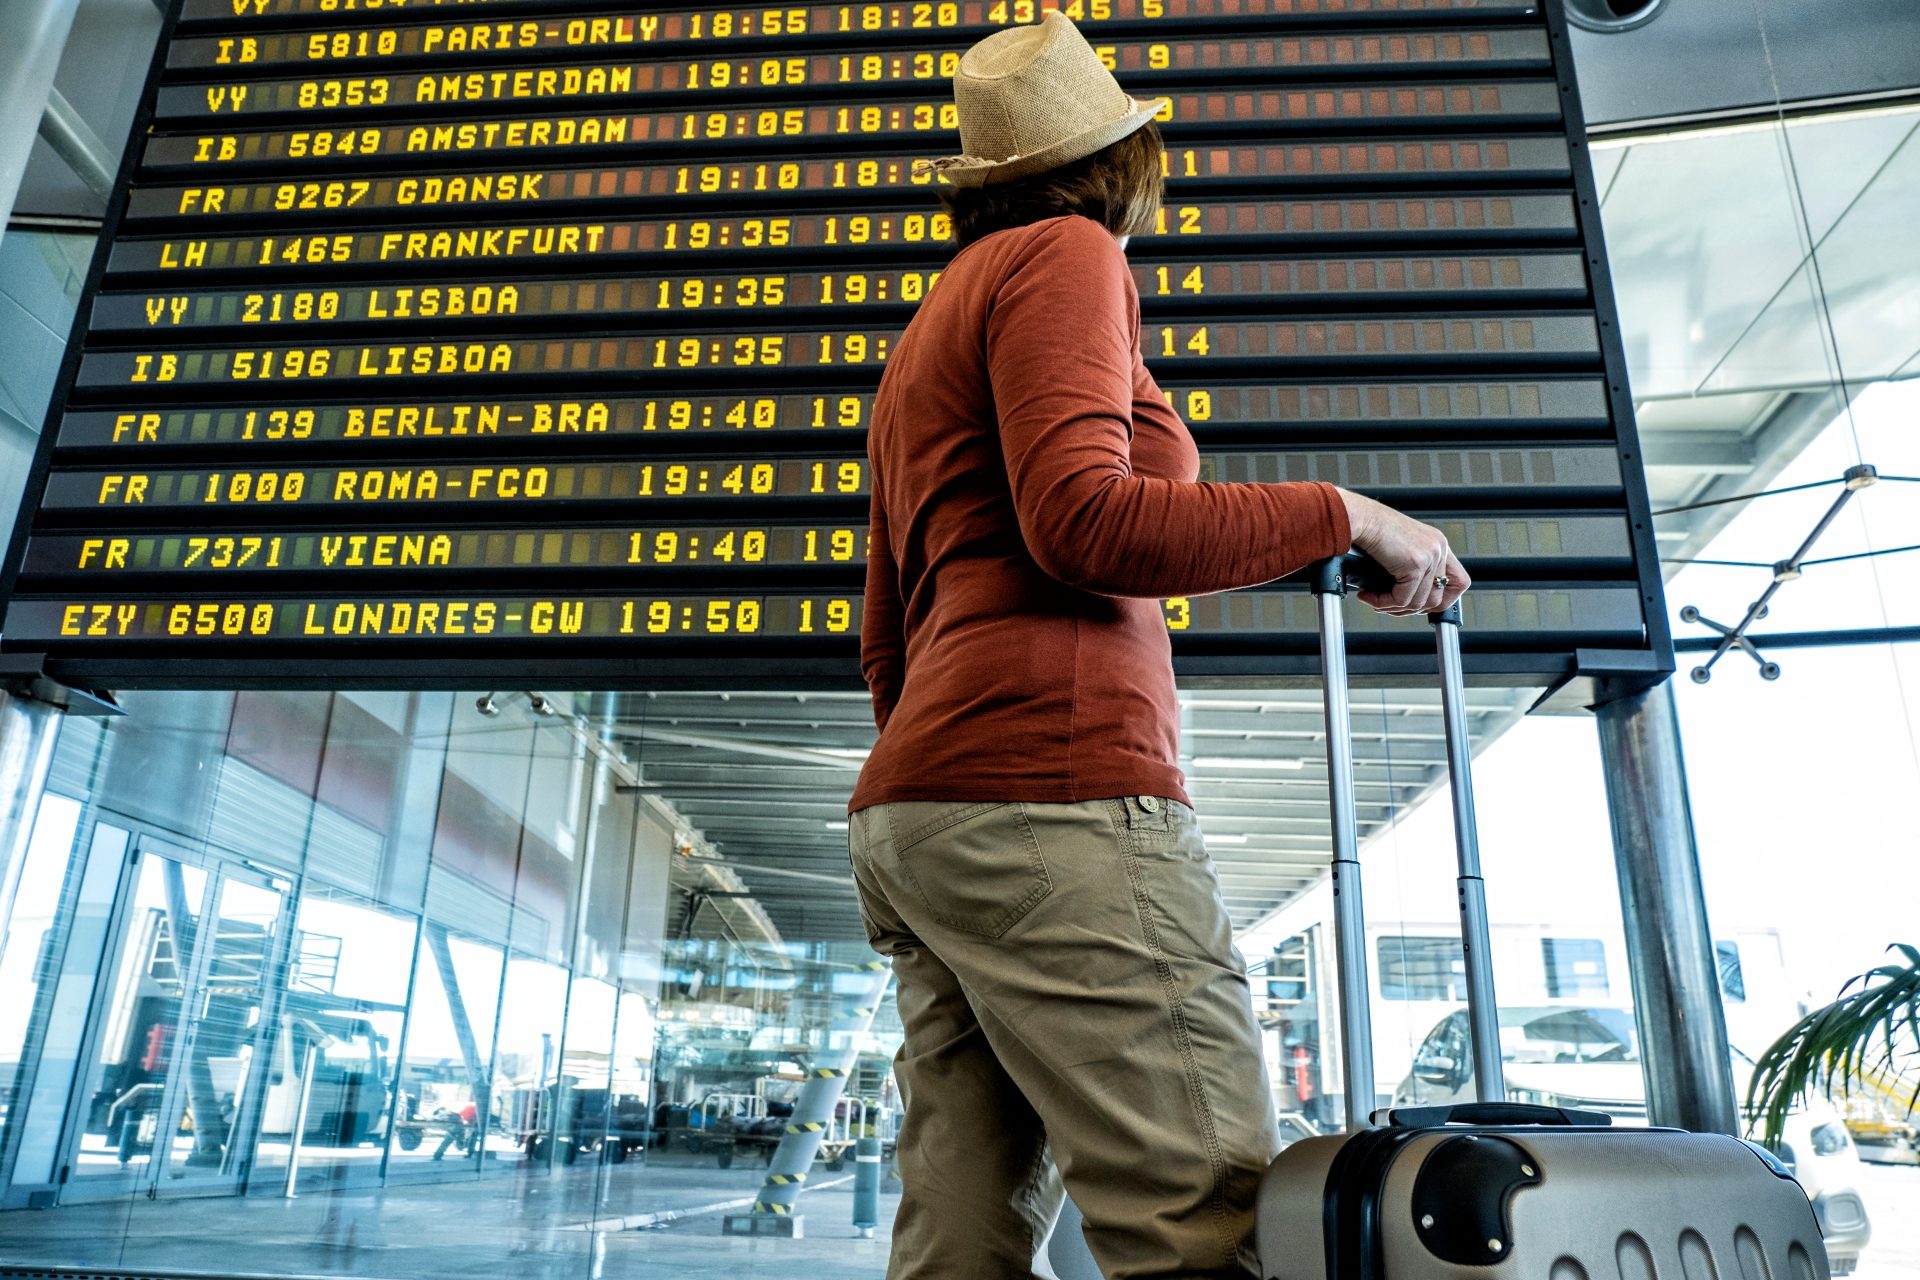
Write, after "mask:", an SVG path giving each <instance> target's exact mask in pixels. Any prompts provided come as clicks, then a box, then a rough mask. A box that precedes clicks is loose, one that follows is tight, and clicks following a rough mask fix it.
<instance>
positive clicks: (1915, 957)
mask: <svg viewBox="0 0 1920 1280" xmlns="http://www.w3.org/2000/svg"><path fill="white" fill-rule="evenodd" d="M1888 950H1889V951H1891V952H1895V953H1897V954H1898V955H1899V956H1900V959H1899V960H1890V961H1889V962H1888V963H1886V964H1883V965H1881V966H1879V967H1878V968H1876V969H1873V970H1871V971H1869V972H1867V973H1863V974H1861V975H1859V976H1858V977H1855V978H1851V979H1849V980H1848V981H1847V984H1846V985H1845V986H1843V987H1842V988H1840V994H1839V996H1838V997H1837V998H1835V999H1834V1001H1833V1002H1832V1003H1831V1004H1828V1005H1824V1006H1822V1007H1821V1008H1818V1009H1815V1010H1814V1011H1813V1012H1811V1013H1809V1014H1807V1015H1806V1016H1805V1017H1803V1018H1801V1019H1800V1021H1798V1022H1796V1023H1794V1025H1793V1026H1792V1027H1790V1028H1788V1030H1787V1032H1786V1034H1785V1035H1783V1036H1781V1037H1780V1038H1779V1039H1778V1040H1775V1041H1774V1042H1773V1043H1772V1044H1771V1045H1769V1046H1768V1047H1767V1050H1766V1052H1765V1053H1763V1054H1761V1055H1760V1059H1759V1061H1758V1062H1756V1063H1755V1064H1754V1070H1753V1080H1752V1083H1751V1084H1749V1085H1748V1087H1747V1113H1748V1115H1749V1117H1751V1118H1752V1119H1754V1120H1755V1121H1757V1122H1758V1127H1759V1129H1760V1133H1759V1139H1760V1141H1761V1142H1763V1143H1767V1144H1769V1145H1772V1144H1776V1143H1778V1142H1779V1141H1780V1131H1781V1129H1782V1128H1783V1127H1784V1125H1785V1124H1786V1119H1787V1113H1788V1112H1789V1111H1791V1110H1792V1109H1793V1106H1794V1104H1795V1103H1796V1102H1798V1101H1799V1100H1800V1099H1802V1098H1805V1097H1806V1096H1808V1095H1809V1094H1811V1093H1813V1092H1814V1091H1815V1090H1818V1091H1819V1092H1821V1093H1823V1094H1825V1095H1826V1096H1827V1097H1828V1098H1834V1097H1835V1095H1836V1094H1837V1095H1839V1096H1840V1097H1842V1098H1844V1097H1845V1096H1846V1095H1847V1094H1848V1093H1849V1092H1851V1091H1852V1090H1853V1089H1854V1088H1855V1087H1857V1086H1858V1085H1859V1084H1861V1083H1863V1082H1866V1081H1868V1080H1873V1079H1875V1078H1876V1077H1880V1078H1882V1079H1884V1078H1892V1079H1893V1080H1895V1081H1898V1082H1899V1083H1898V1084H1896V1085H1894V1086H1893V1088H1892V1089H1891V1090H1890V1091H1891V1092H1893V1093H1895V1094H1896V1095H1898V1099H1897V1100H1903V1101H1904V1102H1905V1104H1906V1115H1907V1117H1908V1118H1910V1117H1911V1116H1912V1114H1913V1111H1914V1106H1915V1104H1916V1102H1920V1086H1915V1085H1913V1084H1911V1083H1910V1082H1909V1081H1908V1078H1907V1073H1908V1072H1909V1071H1910V1070H1911V1069H1912V1068H1913V1067H1914V1066H1915V1065H1920V947H1913V946H1908V945H1905V944H1898V945H1895V946H1892V947H1889V948H1888ZM1878 1092H1880V1093H1881V1094H1882V1096H1885V1094H1886V1093H1887V1092H1889V1090H1888V1089H1885V1088H1882V1089H1880V1090H1878Z"/></svg>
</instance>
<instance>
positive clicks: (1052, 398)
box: [987, 218, 1350, 597]
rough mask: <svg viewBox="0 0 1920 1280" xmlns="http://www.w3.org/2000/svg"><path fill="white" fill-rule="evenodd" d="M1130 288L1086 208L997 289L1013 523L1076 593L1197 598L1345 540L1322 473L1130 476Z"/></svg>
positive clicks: (994, 365) (1335, 494)
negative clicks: (1244, 479)
mask: <svg viewBox="0 0 1920 1280" xmlns="http://www.w3.org/2000/svg"><path fill="white" fill-rule="evenodd" d="M1138 341H1139V300H1138V298H1137V296H1136V295H1135V293H1134V290H1133V278H1132V275H1131V274H1130V273H1129V271H1128V270H1127V264H1126V258H1125V256H1124V254H1123V253H1122V252H1121V249H1120V246H1119V245H1118V244H1117V243H1116V242H1115V241H1114V239H1113V237H1112V236H1111V235H1109V234H1108V233H1107V232H1106V230H1105V229H1104V228H1102V227H1101V226H1099V224H1097V223H1094V222H1092V221H1090V220H1088V219H1085V218H1066V219H1062V220H1061V221H1060V222H1058V223H1056V224H1055V225H1054V226H1053V227H1052V228H1049V230H1048V231H1047V232H1046V233H1045V234H1043V235H1041V236H1039V237H1037V238H1036V240H1035V242H1034V244H1033V246H1032V248H1031V250H1030V251H1029V255H1028V256H1027V257H1026V258H1025V259H1024V260H1023V261H1021V262H1019V263H1017V264H1016V265H1015V266H1014V268H1013V270H1012V272H1011V274H1010V275H1009V276H1008V278H1007V279H1006V281H1005V282H1004V283H1003V284H1002V285H1001V287H1000V290H999V292H998V293H997V294H996V296H995V300H994V304H993V309H992V312H991V313H990V315H989V316H988V321H987V367H988V373H989V376H990V378H991V379H992V383H993V396H994V401H995V404H996V406H997V407H998V411H999V416H1000V438H1001V444H1002V448H1003V449H1004V450H1005V453H1006V460H1007V476H1008V479H1009V482H1010V483H1011V485H1012V490H1013V502H1014V508H1015V511H1016V513H1017V514H1018V516H1019V520H1020V530H1021V534H1022V536H1023V537H1024V539H1025V541H1026V544H1027V549H1028V551H1029V553H1030V554H1031V555H1032V556H1033V558H1034V561H1035V563H1037V564H1038V565H1039V566H1040V568H1041V569H1042V570H1043V571H1045V572H1046V573H1047V574H1048V575H1050V576H1052V577H1054V578H1057V579H1059V580H1060V581H1061V582H1064V583H1066V584H1067V585H1069V586H1073V587H1078V588H1080V589H1081V590H1084V591H1092V592H1097V593H1099V594H1102V595H1112V596H1148V597H1152V596H1170V595H1200V594H1204V593H1207V592H1212V591H1227V590H1232V589H1233V588H1236V587H1246V586H1252V585H1254V584H1256V583H1261V582H1269V581H1272V580H1273V579H1275V578H1279V577H1284V576H1285V575H1287V574H1289V573H1292V572H1293V571H1294V570H1296V569H1299V568H1301V567H1302V566H1304V565H1306V564H1309V563H1311V562H1312V561H1314V560H1318V559H1321V558H1323V557H1325V556H1329V555H1333V554H1336V553H1338V552H1341V551H1345V550H1346V549H1347V547H1348V545H1349V542H1350V530H1349V528H1348V524H1347V505H1346V503H1345V501H1344V500H1343V499H1342V498H1341V496H1340V493H1339V491H1338V490H1336V489H1335V488H1334V487H1333V486H1332V485H1325V484H1199V483H1186V482H1182V481H1176V480H1161V479H1153V478H1150V477H1146V476H1136V475H1134V474H1133V469H1132V466H1131V464H1130V462H1129V452H1128V433H1129V428H1130V426H1131V424H1132V411H1133V370H1134V357H1135V353H1136V350H1137V347H1138Z"/></svg>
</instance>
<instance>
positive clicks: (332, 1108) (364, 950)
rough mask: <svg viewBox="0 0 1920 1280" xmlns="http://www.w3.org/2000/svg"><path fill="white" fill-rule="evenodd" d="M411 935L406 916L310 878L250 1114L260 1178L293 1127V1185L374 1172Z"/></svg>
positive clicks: (277, 1165)
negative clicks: (261, 1086)
mask: <svg viewBox="0 0 1920 1280" xmlns="http://www.w3.org/2000/svg"><path fill="white" fill-rule="evenodd" d="M416 931H417V926H416V922H415V920H414V919H413V918H412V917H410V916H402V915H398V914H395V913H393V912H391V911H387V910H384V909H382V908H379V907H376V906H374V905H372V904H371V903H368V902H366V901H364V900H362V899H360V898H357V897H355V896H353V895H351V894H347V893H343V892H340V891H338V890H329V889H327V888H326V887H325V886H322V885H317V884H313V883H311V882H309V885H308V888H307V891H306V893H305V895H304V896H303V897H302V899H301V902H300V908H299V915H298V918H297V920H296V924H295V931H294V937H293V947H292V952H291V954H290V956H289V967H288V970H287V973H288V980H287V987H286V992H285V994H284V997H283V999H282V1005H281V1009H280V1012H279V1017H278V1022H277V1024H276V1026H275V1035H274V1050H273V1055H274V1056H273V1063H272V1081H271V1087H270V1088H269V1089H268V1091H267V1095H266V1099H265V1103H264V1106H263V1109H262V1112H261V1126H260V1154H259V1156H258V1158H257V1160H256V1167H257V1168H258V1169H259V1170H261V1172H262V1174H263V1175H270V1174H271V1172H272V1171H273V1170H274V1169H278V1170H280V1171H281V1172H282V1175H283V1176H284V1171H285V1168H286V1163H287V1160H288V1157H289V1153H290V1150H291V1145H292V1138H293V1135H294V1134H295V1132H296V1128H297V1132H298V1134H299V1138H300V1148H299V1180H298V1183H297V1186H298V1187H299V1189H300V1190H301V1191H302V1192H303V1193H304V1192H305V1191H307V1190H312V1189H316V1188H319V1187H322V1186H325V1185H344V1184H349V1183H361V1182H373V1181H377V1180H378V1179H379V1176H380V1169H381V1160H382V1157H383V1156H384V1155H385V1153H386V1149H387V1141H388V1136H389V1134H390V1133H391V1132H393V1131H394V1120H395V1116H394V1111H393V1100H394V1092H395V1081H396V1076H397V1073H398V1069H399V1061H398V1057H399V1048H400V1043H401V1034H402V1029H403V1027H404V1025H405V1020H406V1010H407V986H408V981H409V979H410V977H411V976H412V971H411V965H412V961H413V957H414V954H415V934H416ZM303 1111H304V1120H303V1121H302V1122H301V1123H299V1124H298V1125H297V1126H296V1120H297V1119H300V1118H301V1116H302V1112H303Z"/></svg>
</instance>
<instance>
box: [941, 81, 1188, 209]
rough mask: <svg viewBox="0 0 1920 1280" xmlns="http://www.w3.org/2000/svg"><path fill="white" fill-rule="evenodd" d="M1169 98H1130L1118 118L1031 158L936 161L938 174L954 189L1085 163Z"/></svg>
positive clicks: (1145, 120) (1142, 124) (1150, 118)
mask: <svg viewBox="0 0 1920 1280" xmlns="http://www.w3.org/2000/svg"><path fill="white" fill-rule="evenodd" d="M1171 101H1172V99H1170V98H1150V99H1147V100H1146V101H1144V102H1143V101H1141V100H1140V99H1139V98H1135V99H1133V110H1132V111H1131V112H1129V113H1128V114H1126V115H1124V116H1120V117H1118V118H1117V119H1114V120H1109V121H1107V122H1106V123H1105V124H1102V125H1098V126H1096V127H1094V128H1092V129H1089V130H1087V131H1086V132H1085V133H1077V134H1075V135H1074V136H1073V137H1071V138H1063V139H1061V140H1060V141H1059V142H1056V143H1054V144H1053V145H1052V146H1050V147H1047V148H1045V149H1043V150H1040V151H1036V152H1034V153H1033V154H1032V155H1025V156H1015V157H1014V158H1013V159H1011V160H983V159H981V158H979V157H978V156H948V157H947V158H945V159H943V160H939V161H936V162H935V163H936V164H937V165H938V168H939V172H940V174H941V176H942V177H944V178H946V180H947V181H948V182H951V183H952V184H953V185H954V186H956V187H983V186H989V185H995V184H999V183H1002V182H1018V181H1019V180H1020V179H1022V178H1031V177H1034V176H1035V175H1037V174H1042V173H1045V172H1047V171H1048V170H1050V169H1058V168H1059V167H1060V166H1062V165H1068V164H1072V163H1073V162H1074V161H1075V160H1084V159H1086V158H1087V157H1088V156H1090V155H1092V154H1093V153H1094V152H1096V151H1098V150H1100V149H1101V148H1102V147H1110V146H1112V145H1113V144H1114V143H1116V142H1118V141H1120V139H1122V138H1124V137H1126V136H1127V135H1129V134H1133V133H1138V132H1139V131H1140V130H1142V129H1144V128H1146V127H1147V125H1148V124H1150V123H1151V122H1152V121H1153V118H1154V117H1155V116H1156V115H1158V114H1159V113H1160V111H1161V109H1162V108H1163V107H1165V106H1167V105H1168V104H1169V103H1170V102H1171Z"/></svg>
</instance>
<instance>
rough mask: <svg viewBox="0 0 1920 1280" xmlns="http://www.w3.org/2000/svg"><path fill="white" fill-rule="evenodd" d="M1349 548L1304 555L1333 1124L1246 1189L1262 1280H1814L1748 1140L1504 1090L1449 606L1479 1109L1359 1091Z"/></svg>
mask: <svg viewBox="0 0 1920 1280" xmlns="http://www.w3.org/2000/svg"><path fill="white" fill-rule="evenodd" d="M1363 572H1377V570H1376V569H1374V568H1373V566H1371V565H1369V564H1367V562H1365V561H1364V560H1362V559H1360V558H1359V557H1352V556H1345V557H1335V558H1334V559H1332V560H1329V561H1324V562H1322V563H1321V564H1318V565H1316V566H1314V569H1313V571H1312V573H1313V590H1314V594H1315V595H1316V596H1317V597H1318V601H1317V603H1318V605H1319V613H1320V649H1321V658H1322V662H1323V670H1324V672H1325V680H1324V683H1325V686H1326V708H1327V768H1328V784H1329V788H1330V790H1331V792H1332V816H1333V834H1334V851H1333V854H1334V862H1333V886H1334V903H1335V915H1334V931H1335V933H1334V938H1335V949H1336V953H1337V959H1338V965H1337V968H1338V975H1339V978H1338V981H1339V1006H1340V1022H1341V1028H1342V1031H1343V1036H1342V1042H1343V1044H1344V1045H1345V1046H1346V1058H1345V1062H1344V1080H1345V1086H1346V1091H1347V1095H1346V1096H1347V1100H1348V1109H1349V1132H1347V1133H1346V1134H1344V1135H1340V1136H1333V1137H1324V1138H1309V1139H1307V1140H1305V1141H1302V1142H1297V1143H1295V1144H1293V1145H1292V1146H1290V1147H1288V1148H1287V1149H1286V1150H1285V1151H1283V1152H1281V1154H1280V1156H1279V1158H1278V1159H1277V1160H1275V1161H1274V1163H1273V1166H1272V1167H1271V1168H1270V1169H1268V1170H1267V1174H1266V1177H1265V1179H1264V1180H1263V1181H1262V1183H1261V1187H1260V1201H1259V1210H1258V1224H1257V1227H1256V1237H1255V1238H1256V1243H1257V1246H1258V1251H1259V1256H1260V1268H1261V1270H1260V1274H1261V1276H1262V1277H1263V1280H1470V1278H1471V1280H1522V1278H1524V1280H1602V1277H1606V1278H1607V1280H1616V1278H1617V1280H1667V1278H1668V1277H1673V1278H1674V1280H1695V1278H1696V1277H1709V1276H1711V1277H1716V1278H1717V1280H1828V1275H1829V1272H1828V1267H1827V1255H1826V1250H1825V1248H1824V1247H1823V1246H1822V1245H1821V1242H1820V1227H1819V1224H1818V1223H1817V1222H1816V1221H1815V1219H1814V1214H1813V1207H1812V1206H1811V1205H1810V1204H1809V1203H1808V1201H1807V1197H1806V1194H1805V1193H1804V1192H1803V1191H1802V1190H1801V1189H1800V1185H1799V1184H1798V1183H1797V1182H1795V1181H1794V1180H1793V1178H1792V1176H1791V1175H1790V1174H1789V1173H1788V1172H1787V1170H1786V1168H1785V1167H1784V1166H1783V1165H1781V1164H1780V1162H1779V1161H1778V1160H1776V1159H1774V1158H1773V1157H1772V1156H1771V1155H1769V1154H1767V1153H1766V1152H1765V1151H1764V1150H1762V1149H1761V1148H1759V1147H1757V1146H1754V1145H1752V1144H1749V1143H1746V1142H1741V1141H1739V1140H1737V1139H1734V1138H1729V1137H1723V1136H1721V1135H1718V1134H1697V1133H1685V1132H1681V1131H1679V1130H1676V1129H1626V1128H1623V1129H1613V1128H1610V1127H1609V1120H1608V1117H1606V1116H1604V1115H1599V1114H1595V1113H1591V1112H1583V1111H1572V1110H1560V1109H1557V1108H1552V1107H1540V1106H1524V1105H1520V1104H1516V1103H1509V1102H1506V1101H1505V1100H1504V1099H1505V1084H1504V1074H1503V1069H1502V1064H1501V1053H1500V1029H1499V1021H1498V1019H1499V1010H1498V1006H1497V1005H1496V1004H1495V1002H1494V993H1493V976H1492V972H1491V966H1490V964H1489V953H1488V949H1487V915H1486V896H1485V893H1484V889H1483V886H1482V883H1481V880H1480V854H1479V839H1478V835H1477V832H1476V828H1475V822H1474V813H1473V790H1472V786H1473V784H1472V779H1471V777H1470V766H1469V744H1468V740H1467V728H1466V709H1465V699H1464V697H1463V692H1464V684H1465V680H1464V676H1463V673H1462V668H1461V660H1460V615H1459V607H1458V606H1457V605H1456V606H1455V607H1454V608H1453V609H1451V610H1449V611H1448V612H1447V613H1446V614H1444V615H1439V616H1436V617H1435V618H1434V633H1435V636H1436V638H1437V648H1438V650H1439V656H1440V683H1441V697H1442V703H1443V706H1444V708H1445V713H1446V725H1447V757H1448V761H1449V763H1450V765H1451V767H1452V781H1453V802H1454V830H1455V834H1456V837H1457V842H1458V846H1459V852H1460V880H1459V885H1460V915H1461V929H1462V932H1461V938H1462V941H1463V944H1464V947H1465V954H1466V964H1467V990H1468V993H1469V998H1468V1010H1469V1021H1470V1023H1471V1026H1472V1030H1473V1036H1472V1041H1473V1058H1474V1076H1475V1080H1476V1082H1477V1087H1478V1091H1479V1097H1480V1099H1481V1100H1480V1101H1479V1102H1478V1103H1469V1104H1466V1105H1464V1106H1456V1107H1419V1108H1400V1109H1396V1110H1393V1111H1388V1112H1382V1113H1377V1114H1375V1115H1374V1116H1373V1117H1372V1120H1373V1122H1374V1124H1373V1125H1371V1126H1368V1125H1365V1124H1364V1121H1365V1120H1366V1119H1367V1117H1366V1114H1365V1113H1366V1110H1367V1109H1368V1108H1370V1107H1371V1106H1372V1101H1373V1098H1374V1083H1373V1061H1372V1055H1373V1049H1372V1033H1371V1022H1370V1020H1369V1017H1368V1010H1367V977H1366V950H1365V937H1366V932H1365V915H1364V912H1363V910H1362V903H1361V896H1360V862H1359V852H1358V840H1357V828H1356V822H1355V810H1354V800H1353V782H1352V779H1353V740H1352V727H1351V725H1350V723H1349V720H1348V707H1347V673H1346V634H1345V626H1344V624H1343V620H1342V617H1341V608H1342V605H1343V602H1344V598H1345V595H1346V592H1347V589H1348V587H1349V586H1350V585H1352V584H1353V583H1355V582H1357V581H1358V580H1359V577H1360V575H1361V574H1362V573H1363Z"/></svg>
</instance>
